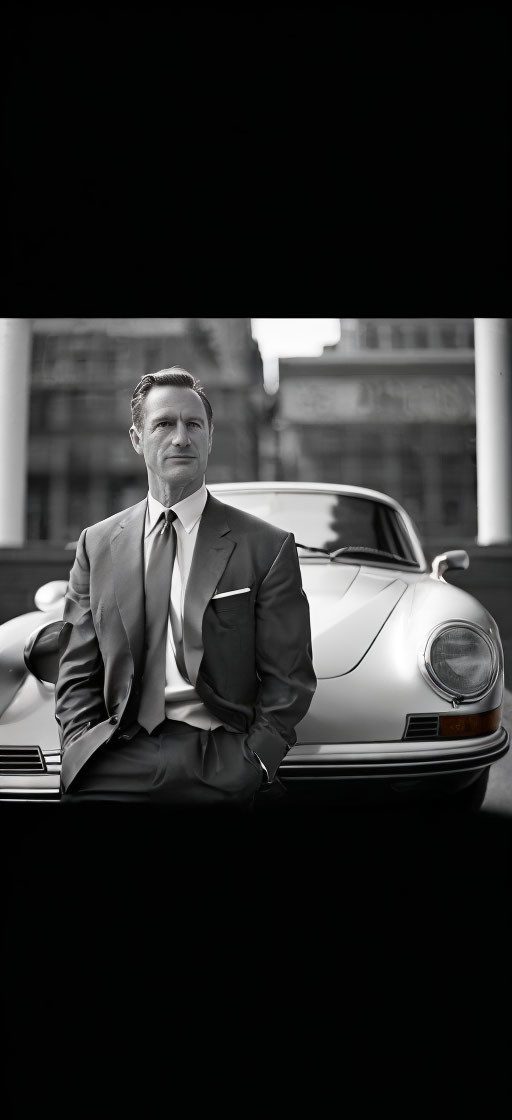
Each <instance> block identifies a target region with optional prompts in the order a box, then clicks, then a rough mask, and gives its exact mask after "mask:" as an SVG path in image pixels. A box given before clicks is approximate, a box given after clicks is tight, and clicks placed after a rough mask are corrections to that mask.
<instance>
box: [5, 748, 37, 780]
mask: <svg viewBox="0 0 512 1120" xmlns="http://www.w3.org/2000/svg"><path fill="white" fill-rule="evenodd" d="M44 770H46V767H45V764H44V760H43V756H42V754H41V751H40V749H39V747H2V746H0V774H40V773H42V772H43V771H44Z"/></svg>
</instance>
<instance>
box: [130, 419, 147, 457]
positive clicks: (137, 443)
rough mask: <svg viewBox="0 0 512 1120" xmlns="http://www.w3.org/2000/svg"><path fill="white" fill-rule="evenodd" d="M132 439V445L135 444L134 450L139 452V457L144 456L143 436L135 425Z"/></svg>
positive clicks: (132, 427) (131, 430) (131, 431)
mask: <svg viewBox="0 0 512 1120" xmlns="http://www.w3.org/2000/svg"><path fill="white" fill-rule="evenodd" d="M130 439H131V441H132V444H133V446H134V448H135V450H136V452H137V455H143V454H144V448H143V446H142V436H141V435H139V433H138V431H137V429H136V428H135V427H134V425H133V424H132V426H131V428H130Z"/></svg>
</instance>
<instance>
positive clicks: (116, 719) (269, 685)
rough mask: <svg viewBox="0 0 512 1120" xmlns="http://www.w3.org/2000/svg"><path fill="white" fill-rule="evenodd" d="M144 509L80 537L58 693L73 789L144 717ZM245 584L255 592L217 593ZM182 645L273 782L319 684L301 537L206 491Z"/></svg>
mask: <svg viewBox="0 0 512 1120" xmlns="http://www.w3.org/2000/svg"><path fill="white" fill-rule="evenodd" d="M145 514H146V500H144V501H142V502H139V503H138V504H137V505H135V506H132V507H131V508H130V509H127V510H124V511H123V512H122V513H117V514H115V515H114V516H113V517H109V518H108V519H107V520H106V521H100V522H99V523H98V524H96V525H92V526H91V527H90V528H88V529H84V531H83V532H82V534H81V536H80V539H79V541H78V545H77V551H76V559H75V563H74V565H73V568H72V571H71V575H70V580H69V587H68V591H67V595H66V603H65V610H64V620H63V627H62V631H61V637H60V650H61V658H60V669H59V677H58V681H57V685H56V689H55V695H56V717H57V722H58V724H59V728H60V738H61V745H62V750H63V762H62V782H63V786H64V788H68V787H69V785H70V783H71V782H72V781H73V779H74V778H75V776H76V775H77V773H78V771H79V770H80V768H81V767H82V766H83V765H84V763H85V762H86V761H87V760H88V759H89V758H90V757H91V755H92V754H93V753H94V751H95V750H97V748H98V747H99V746H100V745H101V744H103V743H105V742H107V741H108V740H109V739H110V738H112V736H113V735H114V734H115V733H116V731H117V730H119V728H120V727H122V726H124V725H127V724H128V723H129V722H132V721H133V720H134V719H136V716H137V710H138V703H139V694H140V682H141V677H142V672H143V667H144V648H143V647H144V519H145ZM242 587H250V589H251V590H250V593H249V594H245V595H234V596H227V597H226V598H223V599H218V600H214V601H212V596H213V595H214V594H215V593H216V592H217V593H220V592H222V591H232V590H236V589H238V588H242ZM183 651H184V658H185V664H186V668H187V673H188V676H189V678H190V681H191V683H192V684H193V685H194V687H195V689H196V691H197V693H198V695H199V696H200V697H201V699H202V700H203V701H204V703H205V704H206V706H207V707H208V709H209V711H210V712H212V713H213V715H215V716H217V718H218V719H219V720H221V721H222V723H223V724H224V725H225V726H226V727H227V728H229V729H231V730H234V731H240V732H244V733H246V734H247V743H248V745H249V746H250V747H251V749H252V750H254V751H255V752H256V754H258V755H259V757H260V758H261V760H262V761H263V763H264V764H265V766H266V768H267V771H268V774H269V780H272V778H273V777H274V775H275V772H276V770H277V768H278V766H279V764H280V763H281V761H282V759H283V757H284V755H285V754H286V752H287V751H288V749H289V748H290V746H293V744H294V743H295V741H296V734H295V730H294V728H295V725H296V724H297V723H298V722H299V720H301V719H302V717H303V716H304V715H305V714H306V712H307V710H308V708H309V705H310V703H311V700H312V697H313V694H314V691H315V688H316V677H315V674H314V671H313V665H312V660H311V634H310V625H309V607H308V602H307V599H306V596H305V594H304V591H303V590H302V583H301V575H300V568H299V563H298V558H297V552H296V548H295V541H294V537H293V534H292V533H285V532H283V531H282V530H281V529H277V528H275V527H274V526H272V525H269V524H268V522H266V521H262V520H260V518H257V517H253V516H252V515H250V514H247V513H243V512H242V511H240V510H237V509H234V508H233V507H232V506H228V505H226V504H225V503H223V502H220V501H218V500H217V499H216V498H214V497H213V496H212V495H211V494H209V495H208V500H207V503H206V506H205V508H204V511H203V514H202V517H201V522H200V526H199V530H198V535H197V540H196V546H195V550H194V557H193V561H192V567H191V570H190V575H189V579H188V583H187V588H186V593H185V608H184V624H183ZM203 651H204V652H203Z"/></svg>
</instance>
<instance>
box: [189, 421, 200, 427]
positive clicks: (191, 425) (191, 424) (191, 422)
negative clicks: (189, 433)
mask: <svg viewBox="0 0 512 1120" xmlns="http://www.w3.org/2000/svg"><path fill="white" fill-rule="evenodd" d="M188 426H189V428H200V427H201V425H200V424H198V422H197V420H189V421H188Z"/></svg>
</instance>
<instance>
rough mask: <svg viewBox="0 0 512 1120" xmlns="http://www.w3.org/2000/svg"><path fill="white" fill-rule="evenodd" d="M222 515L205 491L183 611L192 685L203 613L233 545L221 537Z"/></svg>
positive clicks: (200, 651)
mask: <svg viewBox="0 0 512 1120" xmlns="http://www.w3.org/2000/svg"><path fill="white" fill-rule="evenodd" d="M226 514H227V511H226V506H225V505H224V504H223V502H218V501H217V500H216V498H212V496H211V494H208V499H207V502H206V505H205V507H204V511H203V515H202V517H201V521H200V524H199V529H198V533H197V540H196V544H195V548H194V556H193V559H192V566H191V569H190V575H189V578H188V582H187V587H186V591H185V602H184V611H183V614H184V619H183V655H184V658H185V665H186V668H187V673H188V677H189V680H190V681H191V683H192V684H193V685H195V683H196V680H197V674H198V672H199V666H200V664H201V660H202V656H203V615H204V612H205V610H206V607H207V605H208V603H209V601H210V599H211V597H212V595H213V594H214V592H215V588H216V587H217V584H218V583H219V581H220V578H221V576H222V573H223V571H224V569H225V567H226V564H227V562H228V560H229V557H230V556H231V553H232V551H233V549H234V547H235V542H234V541H233V540H228V539H227V538H226V536H225V534H226V533H229V524H228V521H227V516H226Z"/></svg>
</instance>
